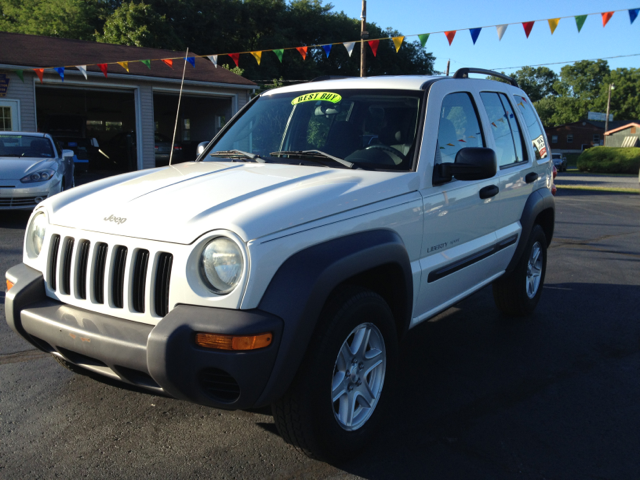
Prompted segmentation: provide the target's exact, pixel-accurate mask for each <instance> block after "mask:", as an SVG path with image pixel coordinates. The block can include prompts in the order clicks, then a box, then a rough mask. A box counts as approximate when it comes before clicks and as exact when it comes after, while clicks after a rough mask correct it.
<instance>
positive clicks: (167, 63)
mask: <svg viewBox="0 0 640 480" xmlns="http://www.w3.org/2000/svg"><path fill="white" fill-rule="evenodd" d="M161 60H162V61H163V62H164V64H165V65H168V66H169V67H171V68H173V60H172V59H171V58H161Z"/></svg>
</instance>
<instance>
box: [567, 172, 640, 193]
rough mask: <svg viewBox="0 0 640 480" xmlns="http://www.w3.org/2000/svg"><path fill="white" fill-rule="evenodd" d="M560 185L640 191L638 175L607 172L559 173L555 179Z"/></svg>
mask: <svg viewBox="0 0 640 480" xmlns="http://www.w3.org/2000/svg"><path fill="white" fill-rule="evenodd" d="M555 184H556V185H558V186H573V187H576V186H580V187H598V188H610V189H617V188H624V189H630V190H636V191H640V183H639V181H638V175H605V174H596V173H589V174H581V173H574V172H562V173H558V176H557V177H556V179H555Z"/></svg>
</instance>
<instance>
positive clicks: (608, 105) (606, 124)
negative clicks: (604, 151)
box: [602, 83, 616, 145]
mask: <svg viewBox="0 0 640 480" xmlns="http://www.w3.org/2000/svg"><path fill="white" fill-rule="evenodd" d="M615 87H616V86H615V85H614V84H613V83H610V84H609V89H608V90H609V96H608V97H607V116H606V118H605V119H604V133H607V131H609V107H610V106H611V90H613V89H615ZM602 142H603V145H604V135H603V136H602Z"/></svg>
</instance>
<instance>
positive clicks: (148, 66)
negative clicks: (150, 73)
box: [140, 60, 151, 70]
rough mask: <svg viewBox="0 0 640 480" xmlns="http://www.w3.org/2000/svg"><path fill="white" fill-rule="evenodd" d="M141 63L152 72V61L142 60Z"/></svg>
mask: <svg viewBox="0 0 640 480" xmlns="http://www.w3.org/2000/svg"><path fill="white" fill-rule="evenodd" d="M140 62H142V63H144V64H145V65H146V66H147V68H148V69H149V70H151V60H140Z"/></svg>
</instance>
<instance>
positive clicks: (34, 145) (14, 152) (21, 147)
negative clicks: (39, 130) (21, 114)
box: [0, 135, 55, 158]
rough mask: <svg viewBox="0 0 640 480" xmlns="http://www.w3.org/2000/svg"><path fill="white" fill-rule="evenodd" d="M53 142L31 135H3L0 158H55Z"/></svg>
mask: <svg viewBox="0 0 640 480" xmlns="http://www.w3.org/2000/svg"><path fill="white" fill-rule="evenodd" d="M54 156H55V155H54V153H53V148H52V145H51V142H50V141H49V140H48V139H46V138H43V137H34V136H31V135H1V136H0V157H38V158H53V157H54Z"/></svg>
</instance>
